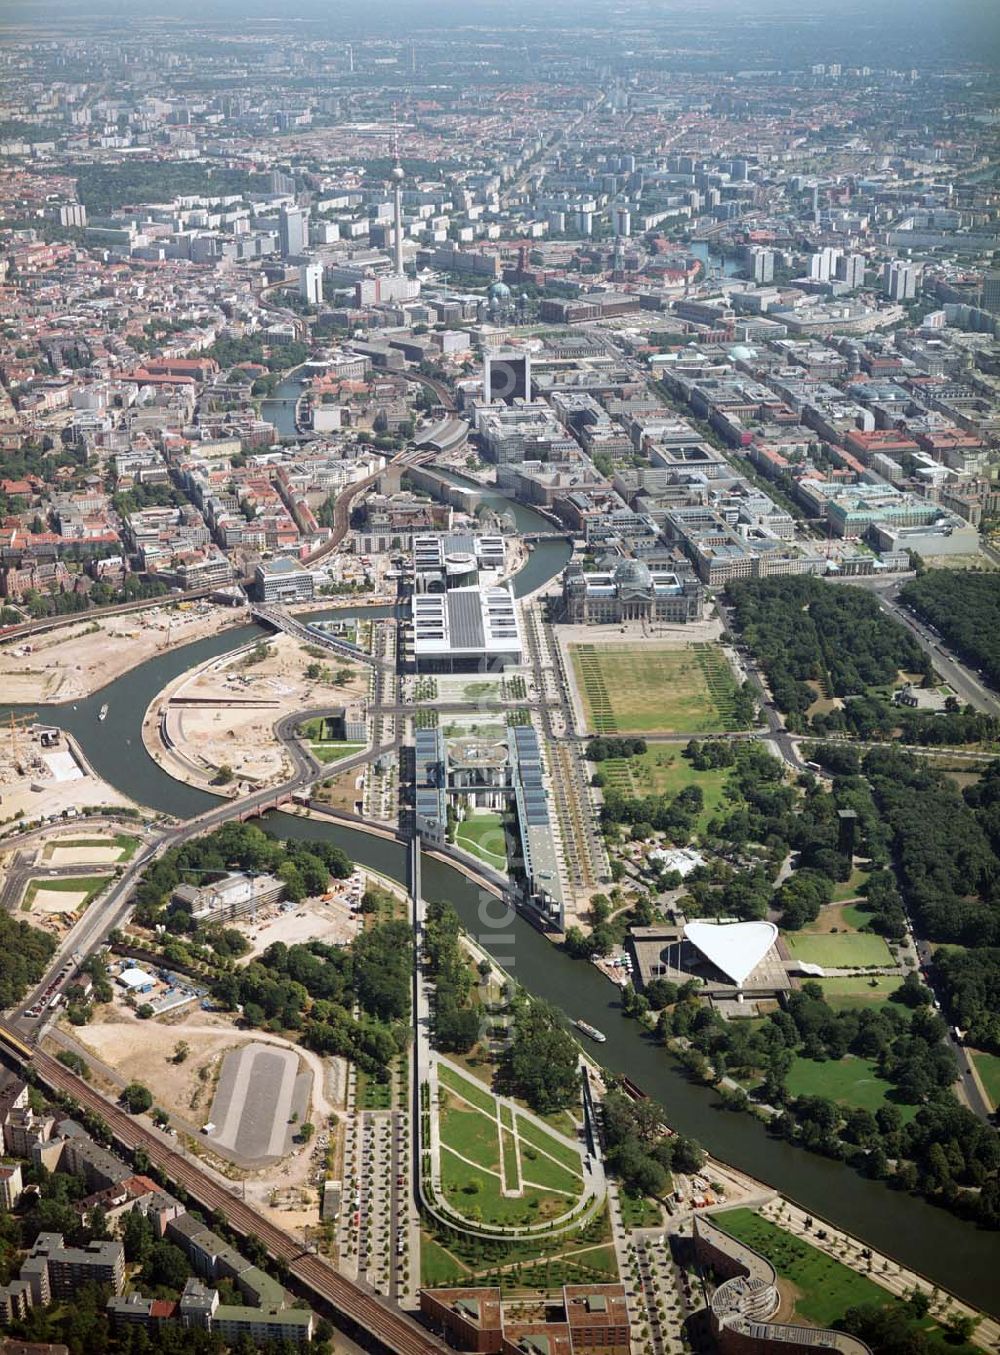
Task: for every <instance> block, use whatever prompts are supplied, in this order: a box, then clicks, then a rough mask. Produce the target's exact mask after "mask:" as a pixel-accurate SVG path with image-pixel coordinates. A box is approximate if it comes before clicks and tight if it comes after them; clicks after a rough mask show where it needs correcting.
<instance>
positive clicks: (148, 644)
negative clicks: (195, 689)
mask: <svg viewBox="0 0 1000 1355" xmlns="http://www.w3.org/2000/svg"><path fill="white" fill-rule="evenodd" d="M245 620H246V613H245V610H244V608H242V607H222V606H218V605H217V604H215V603H213V602H209V601H208V600H207V599H205V600H202V601H198V602H180V603H176V604H175V605H173V606H170V607H167V606H162V607H149V608H146V609H144V610H142V611H135V612H126V613H123V614H121V615H119V616H103V617H100V618H99V619H93V618H88V617H86V616H84V617H81V619H80V621H79V622H77V623H76V624H73V625H66V626H60V627H59V628H58V630H54V631H52V632H51V633H48V634H46V633H43V634H41V635H38V636H32V637H31V638H30V639H27V640H26V639H24V638H20V639H17V640H10V641H8V642H7V643H6V644H3V645H0V684H2V686H3V695H4V700H5V701H9V702H12V703H14V702H16V703H19V704H27V703H28V702H37V703H38V704H40V705H53V704H56V703H61V702H65V701H80V700H83V699H84V698H85V697H88V696H92V695H93V694H94V693H95V692H97V691H99V690H100V689H101V688H102V687H104V686H106V685H107V684H108V683H109V682H113V681H114V679H115V678H119V677H121V676H122V674H123V673H127V672H128V671H129V670H130V669H132V668H137V667H138V666H139V665H140V664H142V663H145V662H146V660H147V659H152V658H155V657H156V656H157V655H158V654H164V653H166V651H167V650H168V649H175V648H177V647H178V646H180V645H186V644H190V643H191V642H192V641H194V640H202V639H204V638H205V637H206V636H208V635H215V634H216V632H217V631H219V630H222V629H223V628H224V627H226V626H233V625H237V624H240V623H243V622H245Z"/></svg>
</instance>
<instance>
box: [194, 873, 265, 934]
mask: <svg viewBox="0 0 1000 1355" xmlns="http://www.w3.org/2000/svg"><path fill="white" fill-rule="evenodd" d="M284 892H285V885H284V881H283V880H279V879H278V878H277V876H274V875H253V876H251V875H244V874H243V873H242V871H231V872H230V874H228V875H226V876H224V877H223V878H222V879H221V880H213V881H212V883H211V884H206V885H193V884H180V885H178V886H177V888H176V889H175V890H174V892H173V894H172V895H171V896H170V902H171V903H172V904H176V905H177V906H178V907H180V908H184V909H186V910H187V911H188V912H189V913H190V914H191V916H192V917H193V918H194V920H195V921H196V922H213V923H214V922H232V921H234V920H235V919H236V918H241V917H247V916H249V915H250V914H256V913H257V911H258V909H261V910H262V909H264V908H271V907H273V905H274V904H276V903H278V902H279V901H280V899H281V897H282V895H283V894H284Z"/></svg>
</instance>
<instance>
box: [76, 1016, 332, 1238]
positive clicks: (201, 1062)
mask: <svg viewBox="0 0 1000 1355" xmlns="http://www.w3.org/2000/svg"><path fill="white" fill-rule="evenodd" d="M67 1030H68V1032H69V1033H70V1034H71V1035H72V1038H73V1040H74V1041H75V1042H76V1043H77V1044H79V1045H80V1047H81V1049H83V1050H84V1051H87V1050H89V1051H90V1052H91V1053H92V1054H93V1055H94V1056H95V1057H96V1058H97V1059H100V1060H101V1061H102V1062H103V1063H105V1064H107V1065H109V1067H111V1068H114V1069H115V1070H116V1072H117V1073H118V1075H119V1077H120V1078H122V1079H123V1080H125V1081H131V1080H132V1079H135V1080H136V1081H139V1082H142V1083H144V1084H145V1085H146V1086H148V1087H149V1088H150V1090H151V1091H153V1093H154V1095H155V1097H156V1103H157V1105H159V1106H162V1107H163V1109H164V1110H167V1111H170V1112H171V1113H172V1114H174V1115H178V1116H180V1117H181V1118H182V1119H184V1120H187V1121H189V1122H194V1123H196V1124H200V1123H202V1122H204V1121H205V1120H206V1119H207V1118H208V1115H209V1112H210V1109H211V1106H212V1100H213V1097H214V1095H215V1088H216V1085H217V1083H218V1078H219V1074H220V1072H221V1068H222V1061H223V1059H224V1058H225V1055H226V1054H227V1053H228V1052H229V1051H231V1050H236V1049H239V1048H240V1047H241V1046H242V1045H244V1044H246V1043H250V1042H253V1043H258V1044H259V1043H264V1044H273V1045H275V1046H276V1047H280V1048H285V1049H289V1048H290V1049H294V1051H295V1053H296V1054H297V1055H298V1057H299V1059H300V1060H301V1061H303V1062H304V1063H305V1064H306V1065H308V1067H309V1069H310V1071H311V1072H312V1074H313V1078H312V1099H311V1107H310V1110H309V1112H308V1117H304V1118H309V1119H311V1121H312V1122H313V1123H314V1124H315V1126H316V1140H314V1141H313V1142H312V1143H310V1144H308V1145H303V1144H298V1143H297V1144H295V1145H294V1146H293V1149H292V1152H291V1153H289V1154H288V1155H287V1156H286V1157H285V1158H283V1159H282V1160H281V1162H279V1163H276V1164H272V1165H271V1166H270V1167H267V1168H265V1169H263V1170H262V1171H259V1172H252V1171H250V1172H244V1171H241V1170H239V1169H237V1168H235V1167H231V1166H229V1165H228V1164H225V1163H223V1162H221V1161H219V1160H217V1159H214V1155H209V1154H208V1153H207V1152H206V1153H205V1154H203V1153H202V1151H200V1150H201V1149H203V1148H204V1147H205V1145H204V1144H203V1143H202V1141H201V1140H198V1147H199V1154H198V1155H199V1157H202V1156H204V1157H205V1161H204V1162H203V1165H205V1166H207V1167H208V1168H209V1170H211V1171H212V1172H213V1175H216V1176H218V1177H219V1179H220V1180H223V1181H226V1182H228V1183H229V1184H230V1185H231V1184H232V1182H233V1181H234V1180H240V1181H242V1182H243V1183H244V1190H245V1197H246V1199H247V1200H249V1201H252V1202H253V1203H254V1204H256V1205H257V1207H258V1208H259V1209H260V1211H261V1213H262V1214H264V1215H266V1216H267V1217H268V1218H270V1219H271V1220H272V1221H273V1222H274V1223H276V1224H278V1226H279V1227H282V1228H286V1229H290V1230H292V1231H300V1230H301V1229H302V1228H304V1227H311V1228H315V1227H316V1225H317V1224H318V1221H319V1212H318V1211H319V1196H318V1190H317V1187H316V1185H315V1181H314V1179H313V1178H314V1177H315V1176H316V1174H317V1164H318V1162H321V1160H322V1157H323V1156H324V1155H325V1150H324V1149H323V1147H322V1142H323V1140H324V1138H325V1136H326V1134H327V1132H328V1127H329V1125H330V1117H331V1116H333V1115H336V1114H337V1113H338V1112H340V1113H341V1114H342V1111H343V1104H344V1093H345V1088H346V1085H347V1078H346V1073H345V1070H344V1067H343V1064H342V1060H339V1059H321V1058H320V1057H319V1056H318V1055H316V1054H314V1053H312V1052H311V1051H310V1050H305V1049H302V1048H300V1047H299V1046H298V1045H294V1044H289V1042H287V1041H285V1040H283V1039H282V1038H281V1037H280V1036H277V1035H272V1034H270V1033H268V1032H265V1031H259V1030H253V1029H247V1030H240V1029H237V1027H236V1026H235V1025H234V1023H233V1018H232V1017H231V1016H230V1015H228V1014H227V1013H222V1012H204V1011H201V1010H200V1009H199V1008H195V1009H188V1010H187V1011H186V1012H183V1013H179V1014H177V1015H176V1016H175V1017H173V1018H167V1019H165V1020H161V1021H140V1020H139V1019H138V1017H136V1016H135V1015H134V1014H133V1013H132V1012H131V1011H130V1010H129V1009H128V1008H125V1007H122V1006H118V1005H108V1006H105V1007H101V1008H99V1009H98V1011H97V1014H96V1016H95V1019H94V1020H93V1021H92V1022H91V1023H90V1025H87V1026H83V1027H80V1028H76V1027H71V1028H67ZM181 1042H183V1043H184V1044H186V1045H187V1046H188V1048H189V1053H188V1054H187V1057H186V1058H185V1059H184V1060H183V1062H181V1063H177V1062H175V1054H176V1051H177V1047H178V1045H179V1044H180V1043H181ZM213 1160H214V1166H213ZM221 1168H225V1170H221V1171H220V1169H221Z"/></svg>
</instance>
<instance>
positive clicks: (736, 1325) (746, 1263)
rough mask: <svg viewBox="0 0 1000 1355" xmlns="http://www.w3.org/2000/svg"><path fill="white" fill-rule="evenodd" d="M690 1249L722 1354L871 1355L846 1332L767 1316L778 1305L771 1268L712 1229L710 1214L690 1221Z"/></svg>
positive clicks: (764, 1259) (746, 1249)
mask: <svg viewBox="0 0 1000 1355" xmlns="http://www.w3.org/2000/svg"><path fill="white" fill-rule="evenodd" d="M694 1252H695V1257H696V1258H697V1261H698V1264H699V1266H700V1267H701V1268H702V1271H703V1277H704V1278H705V1279H706V1280H707V1281H708V1284H709V1286H710V1287H711V1286H713V1285H714V1288H713V1289H712V1295H711V1298H710V1300H709V1310H708V1311H709V1328H710V1331H711V1333H712V1336H713V1338H714V1340H715V1343H716V1348H717V1349H718V1350H719V1351H720V1352H721V1353H722V1355H768V1352H770V1351H773V1352H775V1355H779V1352H780V1355H804V1353H805V1352H811V1351H814V1350H823V1351H830V1352H832V1355H871V1351H870V1349H869V1347H868V1346H867V1345H865V1343H864V1341H861V1340H859V1339H858V1338H857V1337H856V1336H848V1335H847V1333H846V1332H839V1331H832V1330H822V1329H820V1328H818V1327H800V1326H793V1325H791V1324H789V1323H785V1322H774V1321H773V1320H772V1319H773V1318H774V1316H775V1314H776V1313H777V1312H778V1309H779V1308H780V1306H781V1296H780V1294H779V1293H778V1277H777V1274H776V1272H775V1269H774V1267H773V1266H772V1265H771V1263H770V1261H768V1260H767V1259H766V1258H765V1257H763V1256H761V1254H760V1253H759V1252H756V1251H754V1250H753V1248H752V1247H749V1246H747V1244H746V1243H745V1242H740V1241H738V1240H737V1239H736V1238H734V1237H730V1235H729V1234H728V1233H725V1232H723V1231H722V1229H721V1228H719V1227H717V1226H716V1224H715V1223H714V1222H713V1221H712V1219H711V1218H710V1217H707V1216H705V1215H701V1216H698V1217H696V1218H695V1220H694Z"/></svg>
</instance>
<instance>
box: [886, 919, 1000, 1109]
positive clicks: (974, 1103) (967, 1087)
mask: <svg viewBox="0 0 1000 1355" xmlns="http://www.w3.org/2000/svg"><path fill="white" fill-rule="evenodd" d="M906 925H907V927H908V929H909V932H910V937H911V939H912V941H913V945H914V947H915V949H916V952H917V959H918V960H919V961H920V971H921V974H922V975H923V979H924V982H925V983H926V984H927V985H928V987H929V988H930V990H931V992H933V991H934V952H933V951H932V950H931V948H930V946H929V944H928V943H927V942H926V941H921V940H919V939H918V938H917V937H916V936H914V934H913V925H912V923H911V921H910V918H909V915H907V919H906ZM934 1001H935V1006H936V1005H937V998H935V1000H934ZM945 1044H946V1045H947V1046H948V1048H949V1049H950V1050H951V1052H952V1054H953V1055H954V1057H955V1064H956V1066H957V1068H958V1075H959V1081H960V1083H961V1096H962V1098H963V1099H964V1100H965V1101H966V1103H967V1104H968V1106H969V1109H970V1110H972V1111H974V1112H975V1114H976V1115H978V1116H979V1118H980V1119H981V1120H983V1121H984V1122H985V1123H987V1124H992V1122H993V1119H992V1117H993V1107H992V1105H991V1104H990V1102H989V1101H988V1100H987V1099H986V1097H985V1095H984V1094H983V1088H982V1084H981V1083H980V1081H979V1078H978V1076H977V1074H976V1071H975V1067H974V1065H973V1062H972V1055H971V1054H970V1053H969V1051H968V1050H967V1049H966V1047H965V1045H963V1044H959V1043H958V1041H957V1040H955V1039H953V1038H952V1036H951V1033H950V1032H949V1036H948V1038H947V1039H946V1040H945Z"/></svg>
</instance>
